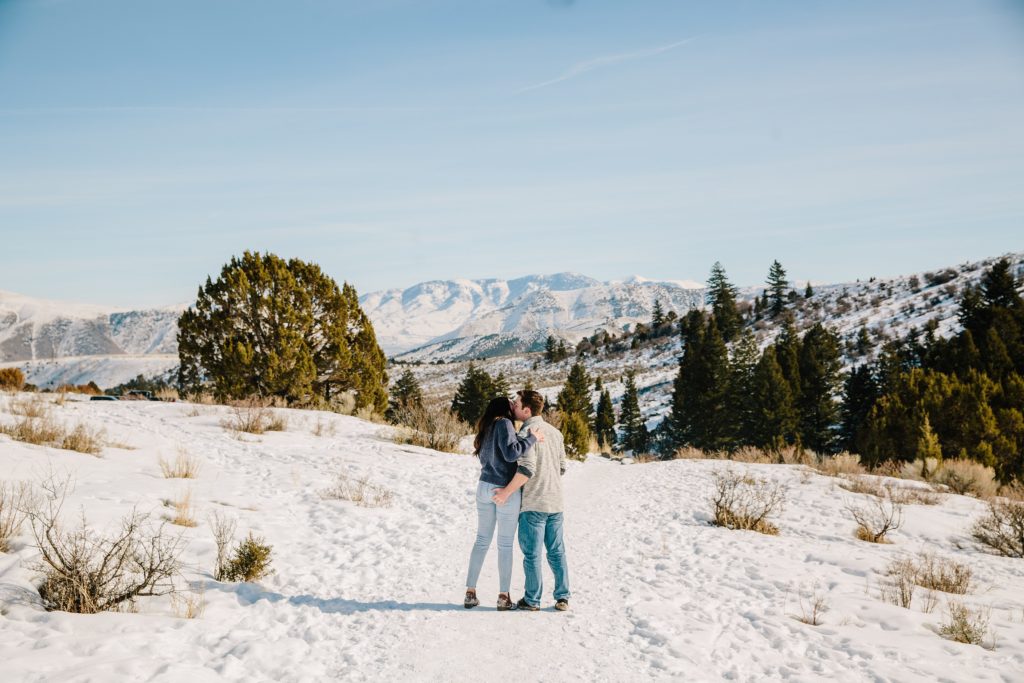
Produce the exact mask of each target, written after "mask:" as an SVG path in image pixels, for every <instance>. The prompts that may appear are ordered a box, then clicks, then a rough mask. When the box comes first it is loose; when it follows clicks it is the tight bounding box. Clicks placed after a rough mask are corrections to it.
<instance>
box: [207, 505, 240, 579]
mask: <svg viewBox="0 0 1024 683" xmlns="http://www.w3.org/2000/svg"><path fill="white" fill-rule="evenodd" d="M237 526H238V522H237V521H236V520H234V519H231V518H228V517H226V516H224V515H222V514H221V513H220V512H214V513H213V514H212V515H210V530H211V531H212V532H213V540H214V543H216V544H217V566H216V567H215V568H214V572H213V577H214V578H215V579H217V580H218V581H227V580H228V579H227V576H228V572H229V571H230V569H231V567H230V566H229V565H230V563H229V562H228V548H230V547H231V544H232V543H233V542H234V540H235V529H236V527H237Z"/></svg>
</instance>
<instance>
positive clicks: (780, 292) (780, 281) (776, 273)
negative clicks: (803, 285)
mask: <svg viewBox="0 0 1024 683" xmlns="http://www.w3.org/2000/svg"><path fill="white" fill-rule="evenodd" d="M767 284H768V291H770V292H771V302H772V304H771V312H772V316H777V315H779V314H780V313H782V311H783V310H785V308H786V287H788V286H789V281H788V280H786V271H785V269H784V268H783V267H782V264H781V263H779V262H778V261H772V265H771V268H769V269H768V280H767Z"/></svg>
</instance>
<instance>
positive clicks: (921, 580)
mask: <svg viewBox="0 0 1024 683" xmlns="http://www.w3.org/2000/svg"><path fill="white" fill-rule="evenodd" d="M914 569H915V576H914V581H915V582H916V583H917V585H919V586H922V587H924V588H929V589H931V590H936V591H941V592H943V593H955V594H957V595H965V594H967V593H970V592H971V590H972V589H973V588H974V583H973V581H974V571H973V570H972V569H971V568H970V567H969V566H968V565H966V564H964V563H962V562H957V561H955V560H951V559H949V558H946V557H939V556H938V555H935V554H933V553H921V554H920V555H918V559H917V562H916V563H915V566H914Z"/></svg>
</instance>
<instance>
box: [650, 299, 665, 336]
mask: <svg viewBox="0 0 1024 683" xmlns="http://www.w3.org/2000/svg"><path fill="white" fill-rule="evenodd" d="M664 324H665V311H664V310H663V309H662V308H661V300H660V299H655V300H654V312H653V313H652V314H651V327H653V328H654V329H658V328H659V327H661V326H662V325H664Z"/></svg>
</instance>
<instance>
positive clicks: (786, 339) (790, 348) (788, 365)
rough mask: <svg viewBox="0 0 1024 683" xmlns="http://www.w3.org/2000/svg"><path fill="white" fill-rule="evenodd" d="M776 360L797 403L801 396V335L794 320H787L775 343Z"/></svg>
mask: <svg viewBox="0 0 1024 683" xmlns="http://www.w3.org/2000/svg"><path fill="white" fill-rule="evenodd" d="M775 360H776V361H777V362H778V364H779V367H780V368H781V369H782V376H783V377H785V378H786V381H787V382H789V391H790V394H792V396H793V400H794V401H795V400H796V399H797V398H798V397H799V396H800V335H799V334H797V331H796V327H794V325H793V320H792V319H786V320H785V321H784V322H783V325H782V332H781V333H780V334H779V337H778V339H776V341H775Z"/></svg>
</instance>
